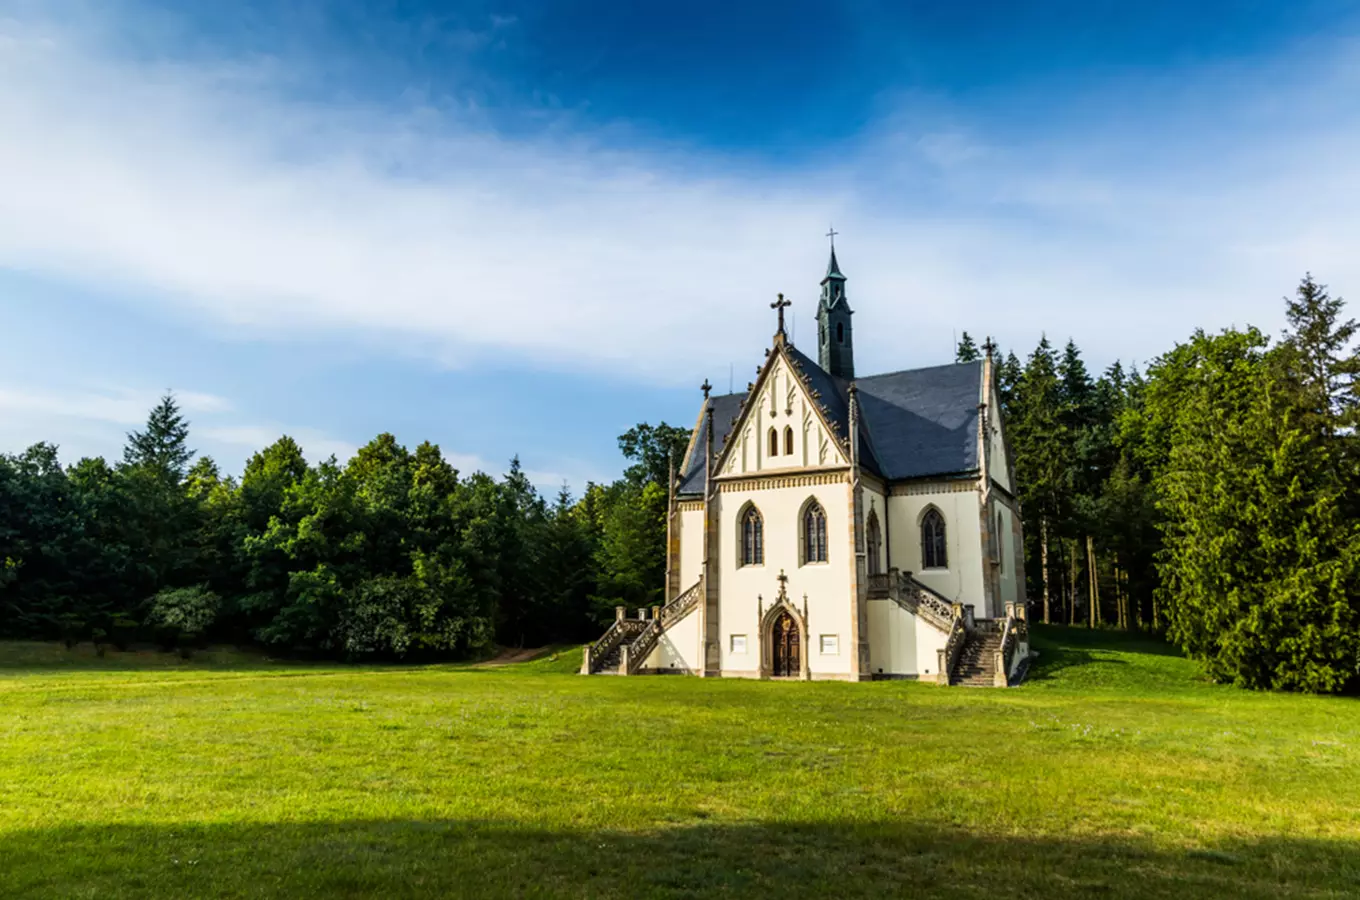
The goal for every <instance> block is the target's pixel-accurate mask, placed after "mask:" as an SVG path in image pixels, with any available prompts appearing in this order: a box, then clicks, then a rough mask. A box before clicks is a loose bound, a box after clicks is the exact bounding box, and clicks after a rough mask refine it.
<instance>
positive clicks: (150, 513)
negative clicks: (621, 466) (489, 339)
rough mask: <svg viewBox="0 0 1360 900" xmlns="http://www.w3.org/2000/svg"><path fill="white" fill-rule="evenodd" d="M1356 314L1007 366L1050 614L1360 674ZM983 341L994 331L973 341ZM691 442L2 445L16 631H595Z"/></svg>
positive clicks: (122, 640) (1023, 498) (651, 591)
mask: <svg viewBox="0 0 1360 900" xmlns="http://www.w3.org/2000/svg"><path fill="white" fill-rule="evenodd" d="M1343 312H1344V303H1343V302H1342V300H1341V299H1340V298H1333V297H1331V295H1330V294H1329V293H1328V291H1327V289H1326V287H1325V286H1323V285H1320V284H1318V283H1317V282H1315V281H1314V280H1313V279H1312V277H1311V276H1308V277H1306V278H1304V279H1303V281H1302V282H1301V284H1300V285H1299V287H1298V290H1297V291H1296V293H1295V296H1294V297H1293V298H1290V299H1288V300H1287V301H1286V317H1287V320H1288V327H1287V330H1286V331H1285V333H1284V335H1283V337H1282V340H1280V341H1279V342H1278V343H1276V344H1274V345H1272V344H1271V342H1270V341H1269V340H1268V339H1267V338H1266V336H1265V335H1263V334H1261V333H1260V332H1258V331H1256V330H1254V329H1246V330H1244V331H1227V332H1224V333H1222V334H1218V335H1206V334H1204V333H1202V332H1197V333H1196V334H1194V335H1193V336H1192V337H1191V338H1190V340H1189V341H1187V342H1185V343H1183V344H1181V345H1178V346H1177V347H1175V348H1174V349H1173V350H1171V351H1170V352H1169V353H1167V354H1165V355H1163V356H1161V357H1159V358H1158V359H1156V360H1155V361H1154V362H1153V363H1152V365H1151V366H1149V367H1148V369H1147V370H1146V374H1145V375H1144V374H1140V372H1139V371H1138V370H1137V369H1136V368H1132V367H1125V366H1124V365H1122V364H1120V363H1118V362H1116V363H1114V364H1113V365H1111V366H1109V367H1108V368H1106V369H1105V371H1104V372H1103V373H1102V374H1100V375H1099V377H1094V376H1093V375H1092V373H1091V371H1090V370H1089V369H1088V368H1087V364H1086V361H1085V360H1084V359H1083V357H1082V354H1081V352H1080V350H1079V348H1078V347H1077V345H1076V344H1075V342H1073V341H1070V340H1069V341H1067V342H1066V344H1065V346H1064V347H1063V349H1062V350H1061V352H1057V351H1055V349H1054V347H1053V345H1052V344H1050V343H1049V341H1048V339H1047V338H1044V339H1043V340H1041V341H1040V342H1039V345H1038V346H1037V347H1036V348H1035V349H1034V351H1033V352H1032V353H1030V354H1029V355H1028V357H1027V358H1026V359H1025V360H1024V362H1023V363H1022V361H1021V359H1020V358H1018V357H1017V356H1016V355H1015V354H1014V353H1008V354H1006V355H1005V356H1004V357H996V358H995V361H994V364H993V371H994V376H995V379H996V387H997V392H998V397H999V400H1000V405H1001V408H1002V413H1003V419H1004V422H1005V426H1006V436H1007V439H1008V443H1009V448H1010V451H1011V455H1012V461H1013V463H1014V468H1015V472H1016V482H1015V485H1014V488H1015V492H1016V494H1017V498H1018V500H1019V502H1020V504H1021V507H1022V510H1023V514H1024V523H1025V543H1024V546H1023V548H1022V549H1023V554H1024V564H1025V565H1024V571H1025V575H1026V579H1027V585H1026V592H1027V595H1028V597H1029V598H1030V599H1031V601H1032V602H1035V604H1036V610H1035V612H1036V616H1035V617H1036V618H1045V619H1051V620H1053V621H1061V622H1081V623H1090V624H1102V623H1109V624H1117V625H1119V626H1121V627H1124V628H1130V629H1149V630H1154V631H1164V632H1165V633H1166V634H1167V635H1168V636H1169V637H1170V638H1172V639H1173V640H1175V641H1176V642H1177V643H1178V644H1179V645H1180V646H1181V647H1182V648H1183V649H1184V650H1185V651H1186V652H1187V654H1189V655H1190V656H1193V657H1195V658H1196V659H1199V660H1202V661H1203V662H1204V664H1205V666H1206V668H1207V670H1208V672H1209V673H1210V674H1211V675H1212V676H1213V677H1214V678H1216V679H1219V680H1222V681H1231V682H1234V683H1237V684H1240V685H1244V686H1249V687H1258V688H1285V689H1293V690H1307V691H1332V692H1335V691H1348V690H1360V437H1357V428H1358V427H1360V387H1358V386H1357V385H1358V383H1360V382H1357V374H1358V373H1360V354H1357V352H1356V350H1355V348H1354V346H1353V345H1354V342H1355V338H1356V336H1357V335H1358V334H1360V327H1357V324H1356V323H1355V322H1354V321H1353V320H1348V319H1345V318H1344V316H1343ZM977 355H978V348H977V347H976V345H975V344H974V342H973V340H972V338H971V336H969V335H968V334H967V333H965V334H964V335H963V339H962V340H961V341H960V343H959V346H958V353H957V358H958V359H959V360H972V359H976V358H977ZM688 440H689V432H687V431H686V430H684V429H681V428H675V427H673V426H669V425H667V424H665V423H664V422H663V423H661V424H659V425H655V426H654V425H650V424H641V425H638V426H636V427H635V428H632V429H630V430H629V431H627V432H625V433H624V434H622V435H620V436H619V439H618V441H619V448H620V450H621V451H622V453H623V456H624V458H625V459H626V460H627V462H628V467H627V469H626V471H625V473H624V476H623V477H622V478H620V479H619V480H618V481H616V482H614V483H612V484H608V485H596V484H590V485H587V486H586V488H585V490H584V492H583V493H582V494H581V496H580V497H579V498H573V497H572V495H571V492H570V491H569V489H568V488H567V487H566V486H565V485H564V486H563V487H562V489H561V490H560V491H559V492H558V493H557V495H556V497H554V498H552V502H548V501H546V500H545V498H543V497H542V496H540V494H539V493H538V491H537V490H536V489H535V487H534V485H533V484H532V483H531V482H530V481H529V479H528V477H527V476H526V475H525V473H524V471H523V470H522V468H521V467H520V464H519V461H518V459H515V460H512V461H511V464H510V469H509V472H508V473H506V475H505V477H504V478H502V479H500V480H497V479H495V478H492V477H490V476H488V475H485V474H482V473H475V474H472V475H470V476H466V477H464V476H460V474H459V473H458V472H457V471H455V470H454V469H453V468H452V467H451V466H450V465H449V464H448V462H447V461H446V460H445V459H444V457H443V455H442V454H441V453H440V451H439V448H438V447H436V446H434V445H432V444H429V443H425V444H421V445H420V446H418V447H416V448H415V450H414V451H411V450H408V449H407V448H405V447H403V446H402V445H400V444H399V443H397V441H396V440H395V438H393V437H392V436H391V435H386V434H384V435H379V436H378V437H377V438H375V439H374V440H373V441H372V442H370V443H369V444H368V445H367V446H365V447H364V448H362V449H361V450H360V451H359V452H358V453H357V454H356V455H355V456H354V458H353V459H351V460H350V461H349V462H348V463H346V464H345V465H343V466H341V465H339V464H338V463H337V462H336V461H335V460H334V459H331V460H327V461H324V462H322V463H320V464H319V465H315V466H311V465H308V463H307V462H306V460H305V458H304V456H303V452H302V448H300V447H299V446H298V445H297V443H296V442H294V441H293V440H292V439H291V438H288V437H286V436H285V437H281V438H280V439H279V440H278V441H276V442H275V443H274V444H272V445H271V446H269V447H267V448H265V449H264V450H262V451H260V452H259V453H257V454H255V455H254V456H253V457H251V459H250V460H249V462H248V463H247V465H246V467H245V470H244V472H243V473H242V476H241V478H240V481H239V482H237V481H236V480H235V479H233V478H231V477H224V476H223V475H222V473H221V472H220V471H219V470H218V468H217V466H216V465H215V464H214V463H213V461H212V460H211V459H208V458H206V457H204V458H201V459H198V460H197V462H194V461H193V458H194V454H193V452H192V451H191V450H189V449H188V423H187V422H185V421H184V419H183V417H182V416H181V414H180V412H179V410H178V408H177V406H176V404H175V401H174V398H173V397H172V396H167V397H165V398H163V399H162V400H161V402H160V403H158V404H157V406H156V407H155V409H153V410H152V411H151V413H150V415H149V417H148V420H147V424H146V427H145V429H143V430H142V431H139V432H135V433H133V434H131V435H129V436H128V445H127V447H126V449H125V451H124V455H123V461H122V462H121V463H120V464H119V465H117V466H115V467H111V466H109V465H108V464H107V463H105V462H104V460H102V459H83V460H80V461H79V462H77V463H76V464H75V465H73V466H71V467H70V468H68V469H63V468H62V467H61V465H60V464H59V462H58V458H57V449H56V448H55V447H53V446H51V445H48V444H37V445H35V446H33V447H31V448H29V449H28V450H27V451H24V452H23V453H21V454H18V455H13V456H3V455H0V637H22V638H42V639H48V640H64V641H65V642H67V643H68V644H75V643H77V642H84V641H89V640H91V639H92V638H93V639H97V640H98V642H99V643H100V645H101V646H102V644H103V642H104V641H108V642H110V643H113V644H114V645H116V646H120V647H126V646H128V645H129V644H130V643H131V642H134V641H145V640H148V639H152V638H157V637H159V638H161V639H162V640H169V641H171V642H174V643H178V644H180V645H181V646H186V644H187V643H188V642H191V641H192V640H194V639H201V638H214V639H221V640H230V641H238V642H244V641H256V642H260V643H263V644H266V645H269V646H270V647H271V648H273V649H275V650H278V651H287V652H300V651H302V652H312V653H319V654H323V655H329V656H335V657H345V658H354V659H357V658H367V657H381V658H409V657H413V656H416V657H437V658H466V657H472V656H477V655H479V654H482V653H485V652H487V651H488V650H489V649H490V648H491V647H492V645H493V644H496V643H499V644H510V645H520V646H525V645H531V646H537V645H542V644H546V643H551V642H556V641H563V640H573V641H574V640H582V639H588V638H592V637H594V636H596V635H598V633H599V627H600V625H601V624H602V623H603V622H605V621H608V620H609V619H611V618H613V609H614V607H615V606H619V605H622V606H625V607H628V608H630V609H635V608H637V607H649V606H654V605H657V604H660V603H664V602H665V601H666V599H668V598H666V597H665V596H664V582H665V540H666V514H667V510H668V503H669V490H670V477H671V471H672V467H673V466H675V465H678V464H679V463H680V461H681V458H682V457H683V455H684V452H685V449H686V446H687V443H688ZM191 463H192V465H191ZM1045 562H1046V565H1045ZM148 597H152V598H155V599H154V600H153V601H151V602H148V601H147V600H146V599H145V598H148ZM215 597H220V598H221V600H220V602H213V601H211V600H210V599H209V598H215ZM195 604H196V605H195ZM208 606H211V616H210V618H209V619H203V618H199V619H193V620H192V621H191V618H190V613H191V612H193V611H195V610H197V611H198V612H200V613H201V612H203V611H204V610H205V609H206V608H207V607H208ZM205 621H206V622H208V624H202V623H203V622H205ZM186 638H187V639H188V640H186Z"/></svg>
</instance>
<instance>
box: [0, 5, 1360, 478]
mask: <svg viewBox="0 0 1360 900" xmlns="http://www.w3.org/2000/svg"><path fill="white" fill-rule="evenodd" d="M104 37H107V35H105V36H104ZM1333 49H1335V51H1336V57H1335V59H1332V60H1331V61H1330V62H1329V61H1328V60H1327V59H1326V58H1325V57H1326V54H1324V53H1322V52H1320V51H1316V50H1315V52H1313V53H1312V56H1311V58H1312V59H1314V60H1319V59H1321V60H1323V61H1322V62H1320V63H1317V64H1316V65H1314V67H1313V69H1312V70H1309V71H1304V70H1298V71H1294V70H1290V71H1288V72H1284V73H1281V72H1279V71H1275V70H1263V71H1261V72H1255V73H1253V72H1229V73H1227V74H1226V75H1225V74H1224V73H1222V72H1206V73H1204V75H1203V77H1202V78H1201V79H1200V81H1198V82H1196V81H1195V80H1194V79H1193V78H1191V77H1189V76H1187V81H1186V83H1184V84H1178V85H1177V88H1176V92H1175V95H1174V96H1175V98H1177V103H1179V106H1176V107H1175V108H1171V109H1167V110H1162V111H1158V109H1157V105H1158V103H1159V102H1160V101H1161V100H1163V99H1164V98H1163V97H1162V96H1161V95H1158V94H1153V95H1152V96H1151V97H1150V101H1151V102H1147V103H1145V104H1143V105H1141V106H1139V105H1135V104H1134V103H1132V102H1129V103H1127V104H1126V105H1121V102H1122V101H1124V100H1126V99H1127V97H1126V93H1127V86H1126V85H1116V86H1114V87H1112V88H1111V89H1110V91H1111V93H1110V95H1109V96H1106V97H1104V98H1103V99H1104V103H1103V105H1102V103H1099V102H1095V101H1092V102H1091V103H1090V109H1089V110H1087V111H1086V112H1085V116H1086V119H1084V120H1083V121H1082V123H1081V124H1080V125H1074V124H1072V123H1071V122H1068V123H1065V124H1058V125H1051V126H1046V125H1045V123H1044V122H1042V121H1036V122H1035V123H1034V127H1033V129H1032V130H1031V133H1028V134H1027V135H1025V136H1023V137H1015V136H1010V137H1007V136H1006V135H1004V134H990V133H988V131H989V130H988V128H987V125H988V123H987V122H986V121H981V122H969V121H968V120H967V116H965V115H963V114H962V113H958V112H953V113H950V112H945V111H941V110H940V109H939V104H938V103H937V104H935V106H934V107H933V108H927V115H925V117H924V118H925V121H919V122H918V121H916V120H918V119H921V118H922V117H921V116H916V117H912V116H905V115H899V116H895V117H891V118H890V119H889V120H886V121H885V123H884V124H883V125H882V126H881V127H880V128H879V129H878V130H877V131H873V130H871V131H870V133H868V134H867V135H865V136H864V138H863V140H861V141H860V142H859V144H858V145H857V146H851V145H847V146H848V148H849V149H847V152H846V153H845V154H843V155H841V156H840V157H838V159H837V161H836V162H834V163H828V164H826V165H823V166H822V167H820V168H807V167H804V168H802V169H800V170H798V171H794V172H766V173H763V174H759V175H756V174H752V173H750V172H741V173H735V174H734V173H733V171H732V169H731V167H728V168H727V170H726V171H725V170H724V163H723V160H722V159H721V158H717V157H708V158H698V157H693V158H684V157H681V156H680V155H679V154H677V153H672V152H662V151H654V152H644V151H637V152H618V151H613V150H610V149H609V148H607V147H605V146H602V145H601V144H600V143H598V142H596V141H592V140H591V139H590V138H589V137H588V136H585V137H583V136H576V137H563V136H562V134H561V132H556V131H554V132H551V133H552V135H553V136H552V137H542V138H535V139H525V140H511V139H508V138H503V137H497V136H496V135H494V134H493V133H491V132H489V131H487V130H485V129H483V128H481V127H479V126H477V125H475V124H470V123H469V122H468V121H466V120H463V119H460V118H458V117H457V116H456V115H453V114H451V113H449V112H448V111H446V110H434V109H430V108H418V109H405V110H401V111H390V110H376V109H366V108H360V107H356V106H353V105H350V106H347V107H346V106H337V105H334V104H330V105H322V104H319V103H312V102H305V101H301V100H296V99H287V97H286V92H285V91H284V90H282V89H280V81H281V80H286V79H287V78H288V75H287V74H286V73H282V72H280V71H279V69H278V66H277V65H276V64H275V63H272V62H269V61H266V62H263V63H255V64H249V65H247V64H241V63H239V62H233V61H227V62H225V63H222V62H218V63H205V64H202V65H196V66H188V65H184V64H175V63H167V62H164V61H160V62H154V61H153V62H148V61H145V60H144V59H141V60H139V59H133V58H129V57H119V56H117V55H116V54H114V53H112V52H109V51H108V49H107V47H106V46H104V45H103V44H102V43H101V40H100V38H99V36H94V37H92V36H90V35H87V34H81V33H78V32H76V31H73V30H72V29H70V28H65V27H60V26H53V25H52V24H51V23H50V22H48V23H46V24H43V23H38V22H36V21H35V20H33V19H31V18H26V19H25V22H24V23H22V24H21V23H19V22H16V21H10V22H8V23H0V134H3V135H4V136H5V137H4V140H3V141H0V267H3V266H9V267H13V268H17V269H23V270H26V271H30V272H37V273H41V274H43V275H46V276H48V277H51V278H56V279H62V280H66V281H70V282H74V283H80V284H83V285H86V286H92V287H96V288H98V287H104V286H113V287H116V288H118V289H120V290H122V291H136V292H142V293H145V294H149V295H151V296H154V297H156V298H157V302H160V303H163V304H166V305H172V306H175V307H179V308H182V309H189V310H191V311H193V312H194V314H196V315H198V316H199V317H201V319H202V321H204V322H205V323H209V327H212V326H215V325H217V324H222V323H224V324H227V325H231V326H234V327H236V328H238V329H241V330H243V331H244V332H246V333H247V334H255V335H280V336H289V335H298V334H312V333H315V332H317V331H328V330H333V331H336V332H339V333H343V334H345V335H347V336H353V335H360V336H362V337H364V338H365V339H369V340H375V341H381V342H384V343H386V344H389V345H391V346H393V347H400V348H401V349H402V352H413V351H416V352H421V353H425V354H429V355H431V356H433V357H435V358H437V359H439V360H441V361H443V362H446V363H450V364H471V363H473V362H477V361H480V360H482V359H483V358H485V357H486V356H488V355H490V354H503V353H505V352H507V351H508V352H509V353H511V354H514V355H518V356H519V357H521V358H523V359H528V360H532V361H534V362H535V363H537V364H540V365H546V366H549V367H555V366H556V367H562V366H567V367H585V368H595V369H600V370H604V371H609V372H611V373H617V374H619V375H620V377H642V378H646V379H652V380H659V381H672V382H684V383H689V382H690V381H692V380H694V379H695V378H696V377H701V376H702V375H704V374H709V375H712V376H714V377H715V378H717V379H718V380H719V381H721V377H720V376H721V372H722V370H723V369H725V368H727V364H728V363H729V362H732V361H736V362H737V363H738V369H740V368H741V367H742V366H748V367H749V365H750V364H752V363H754V362H757V361H759V348H760V346H762V345H760V344H759V342H760V339H761V338H762V337H763V336H765V335H766V334H768V332H769V331H770V330H771V326H772V314H771V313H770V311H769V310H768V308H767V307H766V304H767V302H768V300H769V299H771V298H772V297H773V295H774V293H775V292H776V291H784V292H785V293H787V294H789V296H790V297H791V299H793V300H795V302H796V303H797V304H798V308H799V309H801V310H802V311H803V315H802V316H801V317H800V318H801V320H802V327H803V331H802V335H803V337H804V342H805V343H810V342H808V341H807V336H809V335H810V334H811V328H812V323H811V314H812V308H813V307H812V300H813V297H814V292H815V287H816V280H817V278H819V277H820V274H821V273H820V271H819V268H820V264H821V262H822V257H821V250H820V243H819V239H818V237H817V236H818V235H820V234H821V233H822V232H823V231H824V230H825V224H826V223H827V222H828V221H832V220H834V221H835V222H836V223H837V224H838V226H839V227H840V228H841V230H842V231H844V232H845V236H844V237H843V239H842V244H843V247H844V248H845V249H844V252H843V253H842V256H841V259H842V262H843V263H844V264H845V267H846V268H847V271H848V273H849V274H850V276H851V279H852V280H851V296H852V302H854V303H855V305H856V309H857V311H858V312H859V313H860V315H859V316H858V318H857V323H858V324H860V325H861V328H860V330H859V331H858V332H857V334H858V340H859V342H860V347H859V348H858V350H859V353H858V355H859V356H860V358H861V360H862V364H864V365H867V366H868V367H869V368H871V369H872V368H885V369H886V368H900V367H903V366H906V365H911V364H912V363H913V362H915V361H923V362H936V361H939V360H940V359H942V358H944V357H945V356H947V354H948V352H949V347H948V344H949V341H950V340H951V339H952V334H953V331H954V329H961V328H967V329H970V330H973V331H974V332H975V333H978V334H980V333H982V332H984V331H990V332H992V333H995V334H998V335H999V336H1000V338H1001V340H1002V342H1003V345H1005V344H1010V345H1017V348H1018V349H1021V350H1023V349H1025V348H1026V347H1027V346H1029V345H1032V343H1033V340H1034V339H1035V338H1037V336H1038V332H1039V331H1040V330H1043V329H1046V330H1048V331H1049V332H1050V333H1051V334H1052V335H1053V336H1054V337H1056V338H1058V339H1059V340H1061V339H1062V338H1065V337H1066V336H1067V335H1069V334H1071V335H1075V336H1076V337H1077V338H1078V340H1079V341H1080V342H1081V343H1082V345H1083V346H1084V347H1085V348H1087V349H1088V351H1090V352H1091V353H1092V355H1093V356H1095V357H1096V358H1097V359H1098V360H1103V361H1108V360H1109V359H1111V358H1113V357H1114V356H1124V357H1129V356H1133V357H1138V358H1146V356H1148V355H1149V354H1151V353H1153V352H1157V351H1160V350H1162V349H1165V348H1166V347H1167V346H1169V344H1170V342H1171V341H1173V340H1175V339H1178V338H1180V337H1183V336H1184V335H1185V334H1186V333H1187V332H1188V331H1189V329H1190V328H1191V327H1193V326H1195V325H1205V326H1207V327H1219V326H1222V325H1226V324H1228V323H1230V322H1237V323H1239V324H1240V323H1242V322H1244V321H1247V320H1252V321H1256V322H1258V323H1261V324H1263V325H1266V326H1267V327H1269V326H1272V325H1274V324H1276V322H1277V321H1278V317H1279V300H1278V298H1279V296H1280V295H1281V294H1282V293H1284V292H1285V291H1287V290H1288V289H1289V288H1290V286H1291V285H1292V283H1293V282H1294V281H1295V280H1296V279H1297V277H1298V276H1299V275H1301V274H1302V272H1303V270H1304V269H1309V268H1311V269H1312V270H1314V272H1316V273H1317V274H1318V275H1319V276H1320V277H1322V278H1323V279H1324V280H1327V281H1330V282H1331V283H1333V285H1334V286H1336V287H1337V288H1339V289H1340V290H1341V291H1342V292H1343V293H1345V292H1346V291H1347V290H1349V291H1350V293H1352V294H1353V295H1354V294H1356V293H1357V292H1360V262H1357V258H1358V257H1357V256H1356V254H1355V253H1354V252H1353V248H1354V247H1355V246H1356V245H1357V244H1358V243H1360V221H1358V220H1357V219H1356V218H1355V216H1354V209H1355V208H1356V206H1357V202H1356V201H1357V200H1358V199H1360V162H1357V159H1356V157H1355V155H1354V154H1353V153H1350V152H1349V148H1353V147H1354V146H1356V139H1357V138H1358V137H1360V113H1357V111H1356V110H1355V109H1354V108H1353V107H1347V106H1346V104H1345V102H1344V100H1345V98H1346V97H1347V96H1350V97H1353V96H1355V94H1356V92H1360V83H1358V82H1360V79H1358V78H1357V77H1356V71H1355V67H1354V64H1353V60H1354V59H1356V58H1357V54H1355V53H1354V50H1353V48H1351V47H1346V46H1343V45H1338V46H1337V47H1336V48H1333ZM1191 74H1192V75H1193V73H1191ZM284 86H285V87H286V86H289V85H287V84H285V85H284ZM1163 88H1164V86H1163ZM1121 91H1123V92H1125V93H1120V92H1121ZM1348 91H1349V92H1350V93H1347V92H1348ZM1319 94H1321V95H1322V99H1321V100H1319V99H1318V95H1319ZM1168 96H1170V95H1168ZM1253 98H1255V99H1253ZM1143 99H1144V100H1149V98H1146V97H1145V98H1143ZM1225 110H1226V111H1230V112H1232V115H1227V113H1226V112H1224V111H1225ZM1348 110H1349V111H1348ZM1218 112H1224V115H1223V117H1222V119H1221V121H1220V120H1219V119H1217V118H1215V114H1216V113H1218ZM913 123H915V124H913ZM1286 125H1289V126H1295V125H1300V126H1301V127H1285V126H1286ZM1045 127H1048V128H1049V129H1050V130H1049V131H1047V132H1045V131H1044V130H1043V129H1044V128H1045ZM1140 151H1141V152H1140ZM716 323H722V324H721V325H718V324H716ZM747 371H749V368H748V369H747ZM738 386H740V385H738ZM101 402H102V401H101ZM542 474H545V475H546V474H553V473H542Z"/></svg>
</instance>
